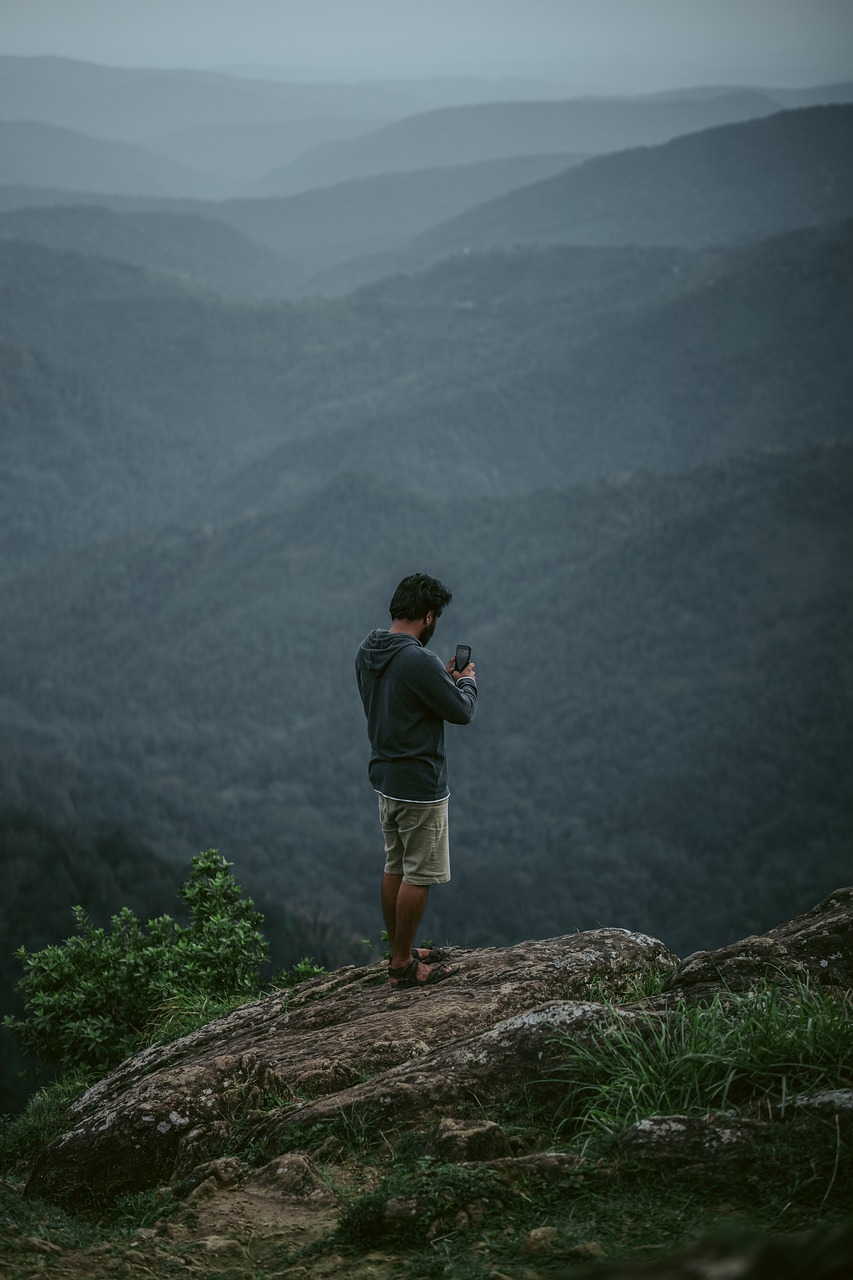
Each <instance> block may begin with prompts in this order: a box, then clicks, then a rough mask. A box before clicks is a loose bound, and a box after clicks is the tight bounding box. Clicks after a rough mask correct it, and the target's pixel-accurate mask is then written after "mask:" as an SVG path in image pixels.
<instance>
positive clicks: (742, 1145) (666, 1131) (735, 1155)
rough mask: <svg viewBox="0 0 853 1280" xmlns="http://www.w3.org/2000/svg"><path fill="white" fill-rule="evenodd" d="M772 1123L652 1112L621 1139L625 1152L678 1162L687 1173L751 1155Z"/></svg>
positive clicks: (660, 1161)
mask: <svg viewBox="0 0 853 1280" xmlns="http://www.w3.org/2000/svg"><path fill="white" fill-rule="evenodd" d="M767 1134H768V1126H767V1124H766V1123H764V1122H762V1121H760V1120H743V1119H735V1118H734V1117H725V1116H678V1115H676V1116H648V1117H647V1118H646V1119H644V1120H640V1121H638V1122H637V1123H636V1124H632V1125H631V1126H630V1127H629V1128H628V1129H626V1130H625V1132H624V1133H623V1134H621V1135H620V1137H619V1140H618V1144H617V1145H618V1149H619V1152H620V1154H621V1155H624V1156H630V1157H631V1158H632V1159H634V1160H643V1161H652V1162H654V1163H656V1164H662V1163H665V1164H674V1165H678V1166H679V1168H680V1169H682V1170H683V1171H684V1172H685V1173H687V1172H704V1171H705V1170H706V1169H707V1168H708V1167H709V1165H726V1166H730V1165H732V1164H735V1163H737V1162H738V1161H739V1160H742V1159H744V1158H745V1157H748V1156H749V1155H750V1154H751V1153H752V1150H753V1146H754V1143H755V1141H756V1140H757V1139H759V1140H760V1139H762V1138H765V1137H766V1136H767Z"/></svg>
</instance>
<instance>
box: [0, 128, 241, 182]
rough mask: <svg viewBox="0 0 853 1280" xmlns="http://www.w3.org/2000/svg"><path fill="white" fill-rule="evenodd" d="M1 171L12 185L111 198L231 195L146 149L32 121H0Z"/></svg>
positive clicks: (208, 179) (198, 175)
mask: <svg viewBox="0 0 853 1280" xmlns="http://www.w3.org/2000/svg"><path fill="white" fill-rule="evenodd" d="M0 173H2V175H3V181H4V182H5V183H9V184H16V183H19V184H21V185H24V186H26V185H31V186H35V187H61V188H64V189H65V190H69V191H89V192H96V193H107V194H112V195H151V196H178V195H208V196H215V195H223V194H227V192H226V191H225V190H224V189H223V187H222V186H221V185H220V184H217V183H216V182H215V180H214V179H212V178H210V177H209V175H200V174H196V173H193V172H192V170H190V169H187V168H185V167H184V166H182V165H178V164H176V163H175V162H174V161H172V160H169V159H167V158H165V157H163V156H158V155H155V154H154V153H153V152H151V151H148V150H146V149H145V148H143V147H139V146H134V145H132V144H130V143H126V142H108V141H105V140H102V139H100V138H90V137H88V136H87V135H85V134H83V133H78V132H76V131H74V130H71V129H63V128H59V127H58V126H56V125H52V124H42V123H39V122H37V121H32V120H21V121H12V122H11V123H10V122H7V123H0Z"/></svg>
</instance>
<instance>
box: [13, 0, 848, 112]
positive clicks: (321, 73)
mask: <svg viewBox="0 0 853 1280" xmlns="http://www.w3.org/2000/svg"><path fill="white" fill-rule="evenodd" d="M0 46H2V52H5V53H6V54H14V55H18V56H28V57H37V56H45V55H50V56H54V57H64V58H73V59H78V60H83V61H93V62H97V63H102V64H108V65H116V66H125V67H127V66H151V67H187V68H214V67H215V68H221V69H226V70H227V69H235V68H236V69H239V70H241V71H242V72H243V73H245V71H246V69H247V68H248V69H250V70H251V71H252V73H253V74H260V75H270V76H274V77H278V76H281V75H284V76H285V77H292V78H296V79H306V78H307V79H315V80H328V79H342V80H348V81H351V80H357V79H363V78H382V79H385V78H392V79H394V78H399V77H402V78H423V77H434V76H458V75H478V76H487V77H497V78H503V77H518V76H520V77H533V78H536V79H545V80H556V81H558V82H561V83H563V84H569V85H571V86H572V87H573V89H574V90H575V91H577V92H595V93H605V92H606V93H616V92H619V93H634V92H651V91H654V90H659V89H670V88H678V87H683V86H685V85H696V84H735V83H751V84H756V83H758V84H763V85H768V86H778V87H797V86H802V85H805V84H810V83H820V82H828V81H831V80H834V79H844V78H846V77H847V76H848V75H849V74H850V68H851V65H853V9H851V6H850V5H849V4H848V3H846V0H696V2H694V3H685V2H684V0H643V2H642V3H636V2H635V0H597V2H596V3H595V4H590V3H587V2H586V0H523V2H522V0H465V2H464V3H462V4H451V3H449V0H436V2H435V3H433V4H431V5H423V4H420V3H418V2H417V0H363V3H360V4H358V5H353V4H351V3H349V0H316V2H315V3H313V4H311V5H306V4H303V3H301V0H295V2H294V0H284V2H281V0H246V2H245V3H240V4H238V3H235V2H234V0H213V2H212V0H178V2H177V3H173V2H172V0H149V2H148V3H146V4H145V5H131V4H116V3H114V2H113V0H75V3H74V4H67V3H64V0H6V2H5V3H4V6H3V25H2V37H0Z"/></svg>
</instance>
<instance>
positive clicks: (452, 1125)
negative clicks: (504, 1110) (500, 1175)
mask: <svg viewBox="0 0 853 1280" xmlns="http://www.w3.org/2000/svg"><path fill="white" fill-rule="evenodd" d="M430 1149H431V1151H432V1153H433V1154H434V1155H436V1156H438V1157H439V1158H440V1159H442V1160H447V1161H451V1162H454V1163H456V1164H459V1163H461V1162H462V1161H464V1160H469V1161H477V1160H490V1159H492V1158H493V1157H496V1156H506V1155H509V1154H510V1151H511V1147H510V1142H509V1139H508V1138H507V1136H506V1134H505V1133H504V1131H503V1129H502V1128H501V1127H500V1125H499V1124H496V1123H495V1122H494V1120H480V1121H478V1122H476V1123H472V1122H471V1121H466V1120H453V1119H451V1118H450V1117H448V1116H445V1117H444V1118H443V1119H442V1120H440V1121H439V1123H438V1128H437V1130H436V1132H435V1134H434V1136H433V1138H432V1141H431V1143H430Z"/></svg>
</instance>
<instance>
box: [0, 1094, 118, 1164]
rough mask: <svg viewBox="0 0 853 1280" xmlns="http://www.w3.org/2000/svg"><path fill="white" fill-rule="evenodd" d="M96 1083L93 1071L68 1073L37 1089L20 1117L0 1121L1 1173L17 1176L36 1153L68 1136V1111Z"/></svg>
mask: <svg viewBox="0 0 853 1280" xmlns="http://www.w3.org/2000/svg"><path fill="white" fill-rule="evenodd" d="M95 1080H96V1076H95V1075H94V1073H93V1072H91V1071H66V1072H65V1073H64V1074H63V1075H62V1076H60V1077H59V1079H58V1080H54V1081H53V1082H52V1083H51V1084H48V1085H45V1086H44V1088H42V1089H39V1090H37V1092H36V1093H34V1094H33V1095H32V1097H31V1098H30V1099H29V1101H28V1102H27V1105H26V1107H25V1108H24V1110H23V1111H22V1112H21V1114H20V1115H17V1116H3V1117H2V1118H0V1174H14V1173H15V1172H16V1170H17V1169H18V1167H19V1166H20V1165H21V1164H22V1163H23V1162H24V1161H26V1160H27V1158H28V1157H31V1156H32V1153H33V1151H38V1150H40V1148H41V1147H43V1146H46V1145H47V1143H48V1142H51V1141H52V1140H53V1139H54V1138H56V1137H58V1136H59V1134H60V1133H64V1131H65V1129H66V1128H67V1127H68V1117H67V1114H66V1113H67V1110H68V1108H69V1107H70V1105H71V1103H72V1102H74V1101H76V1099H77V1098H79V1097H80V1095H81V1094H83V1093H85V1091H86V1089H88V1087H89V1086H90V1085H91V1084H94V1082H95Z"/></svg>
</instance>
